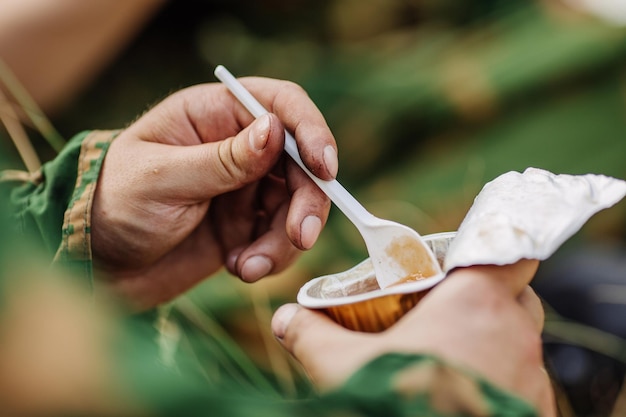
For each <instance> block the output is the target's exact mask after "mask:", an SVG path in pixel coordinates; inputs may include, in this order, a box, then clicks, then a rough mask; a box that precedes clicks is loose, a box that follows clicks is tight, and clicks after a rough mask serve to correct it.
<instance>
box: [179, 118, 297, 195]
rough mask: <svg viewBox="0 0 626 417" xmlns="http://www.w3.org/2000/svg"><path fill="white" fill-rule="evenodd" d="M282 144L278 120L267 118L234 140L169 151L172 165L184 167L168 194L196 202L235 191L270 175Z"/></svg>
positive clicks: (282, 139)
mask: <svg viewBox="0 0 626 417" xmlns="http://www.w3.org/2000/svg"><path fill="white" fill-rule="evenodd" d="M284 140H285V137H284V128H283V125H282V123H281V122H280V120H278V118H277V117H276V116H275V115H273V114H266V115H263V116H261V117H259V118H258V119H256V120H255V121H254V122H253V123H252V124H250V125H249V126H248V127H246V128H245V129H243V130H242V131H240V132H239V133H238V134H237V135H236V136H233V137H230V138H227V139H224V140H221V141H218V142H210V143H204V144H201V145H195V146H181V147H176V149H174V150H172V149H170V151H171V152H172V155H171V156H172V157H173V158H174V159H175V160H174V161H173V163H174V164H176V165H177V166H181V167H183V169H180V170H176V171H177V172H180V174H179V175H175V176H174V177H173V178H172V183H170V185H171V190H172V192H173V193H175V194H177V195H178V197H180V198H187V199H198V200H203V199H206V198H207V197H213V196H216V195H220V194H223V193H226V192H229V191H233V190H237V189H239V188H241V187H243V186H244V185H246V184H249V183H251V182H254V181H256V180H258V179H260V178H262V177H263V176H265V175H266V174H267V173H268V172H270V171H271V169H272V167H273V166H274V165H275V164H276V162H277V161H278V159H279V158H280V156H281V153H282V150H283V147H284ZM190 172H192V173H193V174H191V175H190Z"/></svg>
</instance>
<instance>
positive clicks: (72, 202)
mask: <svg viewBox="0 0 626 417" xmlns="http://www.w3.org/2000/svg"><path fill="white" fill-rule="evenodd" d="M117 133H118V131H89V132H83V133H81V134H78V135H76V136H75V137H74V138H72V140H71V141H70V142H69V143H68V145H67V146H66V147H65V148H64V149H63V151H62V152H61V153H60V154H59V155H58V156H57V157H56V158H55V159H54V160H53V161H51V162H49V163H47V164H45V165H43V166H42V168H41V169H40V170H39V171H37V172H34V173H30V174H29V173H26V172H24V173H21V172H15V171H13V172H10V173H6V172H5V173H3V175H2V177H0V180H1V181H2V182H4V183H5V185H6V183H8V184H9V188H10V189H11V191H10V206H11V209H12V210H11V211H12V215H13V218H14V224H15V227H16V228H17V229H18V231H19V232H20V233H21V234H26V235H29V236H34V238H35V239H34V240H35V241H39V242H41V243H42V244H43V247H44V250H45V251H46V252H47V253H49V254H50V255H51V256H52V255H53V254H54V260H55V262H59V261H60V262H63V263H64V264H65V265H66V266H67V267H69V268H71V269H72V270H73V271H74V272H75V275H77V276H78V277H82V278H85V282H88V283H91V279H92V274H93V273H92V269H91V243H90V242H91V239H90V237H89V234H90V227H91V204H92V201H93V195H94V190H95V186H96V183H97V181H98V175H99V173H100V168H101V166H102V161H103V159H104V155H105V154H106V150H107V149H108V147H109V144H110V143H111V141H112V140H113V138H114V137H115V136H116V135H117Z"/></svg>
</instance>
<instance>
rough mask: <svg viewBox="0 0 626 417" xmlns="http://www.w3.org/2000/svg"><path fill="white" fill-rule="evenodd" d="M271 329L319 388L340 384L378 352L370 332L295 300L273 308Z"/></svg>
mask: <svg viewBox="0 0 626 417" xmlns="http://www.w3.org/2000/svg"><path fill="white" fill-rule="evenodd" d="M272 332H273V333H274V336H275V337H276V338H277V339H278V340H279V342H280V343H281V344H282V345H283V347H284V348H285V349H286V350H287V351H288V352H289V353H291V355H292V356H293V357H294V358H295V359H296V360H297V361H298V362H300V363H301V364H302V366H303V367H304V369H305V370H306V371H307V373H308V374H309V377H310V378H311V379H312V380H313V382H314V383H315V384H316V386H318V387H319V388H321V389H330V388H333V387H337V386H339V385H340V384H342V383H343V382H344V381H345V380H346V379H348V377H349V376H350V375H352V373H354V372H355V371H356V370H357V369H358V368H359V367H361V366H363V365H364V364H365V363H366V362H367V361H369V360H371V359H372V358H374V357H375V356H376V355H377V354H379V353H380V352H378V351H377V350H376V347H374V345H375V344H374V343H373V340H372V339H373V336H371V335H367V334H364V333H356V332H351V331H349V330H346V329H344V328H343V327H341V326H340V325H338V324H337V323H335V322H333V321H332V320H331V319H330V318H328V317H327V316H326V315H324V314H323V313H321V312H317V311H313V310H308V309H306V308H303V307H301V306H299V305H297V304H286V305H284V306H282V307H280V308H279V309H278V310H277V311H276V313H275V314H274V317H273V318H272Z"/></svg>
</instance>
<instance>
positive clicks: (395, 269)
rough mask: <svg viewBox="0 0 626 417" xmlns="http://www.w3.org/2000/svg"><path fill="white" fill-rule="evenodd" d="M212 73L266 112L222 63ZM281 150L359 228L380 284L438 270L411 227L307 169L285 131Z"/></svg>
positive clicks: (258, 112) (255, 111)
mask: <svg viewBox="0 0 626 417" xmlns="http://www.w3.org/2000/svg"><path fill="white" fill-rule="evenodd" d="M215 76H216V77H217V78H218V79H219V80H220V81H221V82H222V83H224V85H226V87H227V88H228V89H229V90H230V92H231V93H232V94H233V95H234V96H235V97H236V98H237V99H238V100H239V101H240V102H241V103H242V104H243V105H244V106H245V107H246V109H248V111H249V112H250V113H251V114H252V115H253V116H254V117H255V118H257V117H260V116H262V115H264V114H266V113H268V111H267V110H266V109H265V108H264V107H263V106H262V105H261V103H259V102H258V101H257V100H256V99H255V98H254V97H253V96H252V94H250V92H249V91H248V90H246V88H245V87H244V86H243V85H242V84H241V83H240V82H239V81H238V80H237V79H236V78H235V77H234V76H233V75H232V74H231V73H230V72H229V71H228V70H227V69H226V68H224V67H223V66H222V65H218V66H217V68H215ZM285 151H286V152H287V154H289V156H290V157H291V158H293V160H294V161H295V162H296V163H297V164H298V165H299V166H300V168H302V169H303V170H304V172H305V173H306V174H307V175H308V176H309V177H310V178H311V179H312V180H313V181H314V182H315V184H317V186H318V187H319V188H320V189H321V190H322V191H323V192H324V193H325V194H326V195H327V196H328V197H329V198H330V199H331V201H332V202H333V203H335V205H336V206H337V207H338V208H339V209H340V210H341V211H342V212H343V213H344V214H345V215H346V217H348V219H349V220H350V221H351V222H352V223H353V224H354V225H355V226H356V228H357V229H358V230H359V232H360V233H361V236H362V237H363V240H364V241H365V246H366V247H367V251H368V253H369V255H370V259H371V261H372V263H373V265H374V271H375V272H376V280H377V281H378V285H379V286H380V287H381V288H385V287H388V286H389V285H392V284H395V283H398V282H400V281H402V280H411V279H420V278H426V277H430V276H433V275H436V274H439V273H441V268H440V266H439V263H438V262H437V260H436V259H435V256H434V255H433V253H432V251H431V250H430V248H429V247H428V246H426V244H425V243H424V241H423V240H422V238H421V236H420V235H419V234H418V233H417V232H416V231H415V230H413V229H411V228H409V227H407V226H404V225H402V224H399V223H396V222H392V221H389V220H384V219H380V218H378V217H376V216H374V215H372V214H371V213H369V212H368V211H367V210H366V209H365V208H364V207H363V206H362V205H361V204H360V203H359V202H358V201H357V200H356V199H355V198H354V197H353V196H352V195H351V194H350V193H349V192H348V191H347V190H346V189H345V188H344V187H343V186H342V185H341V184H340V183H339V182H338V181H337V180H332V181H325V180H322V179H319V178H318V177H316V176H315V175H314V174H313V173H312V172H311V171H309V169H308V168H307V167H306V166H305V165H304V162H302V158H300V154H299V152H298V146H297V144H296V140H295V139H294V138H293V136H292V135H291V134H290V133H289V132H287V131H285Z"/></svg>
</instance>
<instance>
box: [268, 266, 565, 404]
mask: <svg viewBox="0 0 626 417" xmlns="http://www.w3.org/2000/svg"><path fill="white" fill-rule="evenodd" d="M536 268H537V262H536V261H521V262H519V263H517V264H515V265H510V266H506V267H496V266H477V267H472V268H465V269H461V270H457V271H455V272H453V273H451V274H450V276H449V277H448V278H446V280H444V281H443V282H442V283H441V284H439V285H438V286H437V287H435V288H434V289H433V290H432V291H431V292H430V293H429V294H428V295H427V296H426V297H424V298H423V299H422V301H421V302H420V303H419V304H418V305H417V306H416V307H415V308H414V309H413V310H411V311H410V312H408V313H407V314H406V315H405V316H404V317H403V318H402V319H401V320H400V321H399V322H398V323H396V324H395V325H394V326H392V327H391V328H390V329H388V330H387V331H385V332H382V333H376V334H369V333H357V332H352V331H349V330H346V329H344V328H343V327H341V326H339V325H338V324H336V323H334V322H332V321H331V320H330V319H329V318H328V317H327V316H325V315H323V314H321V313H319V312H315V311H311V310H307V309H305V308H302V307H299V306H296V305H293V304H291V305H287V306H283V307H281V309H279V310H278V311H277V312H276V314H275V315H274V318H273V320H272V330H273V332H274V334H275V335H276V337H277V338H279V340H280V341H281V343H282V344H283V346H285V348H286V349H287V350H288V351H289V352H291V353H292V355H293V356H294V357H295V358H296V359H297V360H298V361H300V363H301V364H302V365H303V367H304V368H305V370H306V371H307V372H308V373H309V375H310V376H311V378H312V380H313V381H314V382H315V383H316V384H318V385H319V386H320V388H322V389H329V388H334V387H337V386H339V385H340V384H342V383H343V382H345V380H346V379H347V378H348V377H349V376H350V375H351V374H352V373H354V372H355V371H356V370H357V369H358V368H360V367H362V366H363V365H364V364H366V363H367V362H368V361H370V360H372V359H373V358H375V357H376V356H379V355H380V354H383V353H386V352H405V353H429V354H433V355H435V356H437V357H439V358H441V359H443V360H445V361H447V362H448V363H450V364H453V365H457V366H460V367H462V368H465V369H469V370H473V371H475V372H478V373H479V374H480V375H482V376H483V377H484V378H486V379H487V380H489V381H491V382H492V383H494V384H495V385H497V386H499V387H501V388H503V389H505V390H508V391H510V392H512V393H515V394H517V395H519V396H520V397H521V398H524V399H526V400H527V401H529V402H530V403H531V404H533V405H535V406H536V407H538V409H539V411H540V414H541V415H546V416H553V415H555V406H554V399H553V393H552V389H551V386H550V382H549V379H548V375H547V373H546V372H545V370H544V368H543V362H542V361H543V358H542V346H541V337H540V333H541V329H542V327H543V319H544V315H543V308H542V306H541V302H540V301H539V299H538V297H537V296H536V295H535V294H534V292H533V291H532V290H531V289H530V287H528V286H527V284H528V282H530V280H531V278H532V276H533V275H534V273H535V271H536ZM329 352H332V355H331V354H328V353H329Z"/></svg>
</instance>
